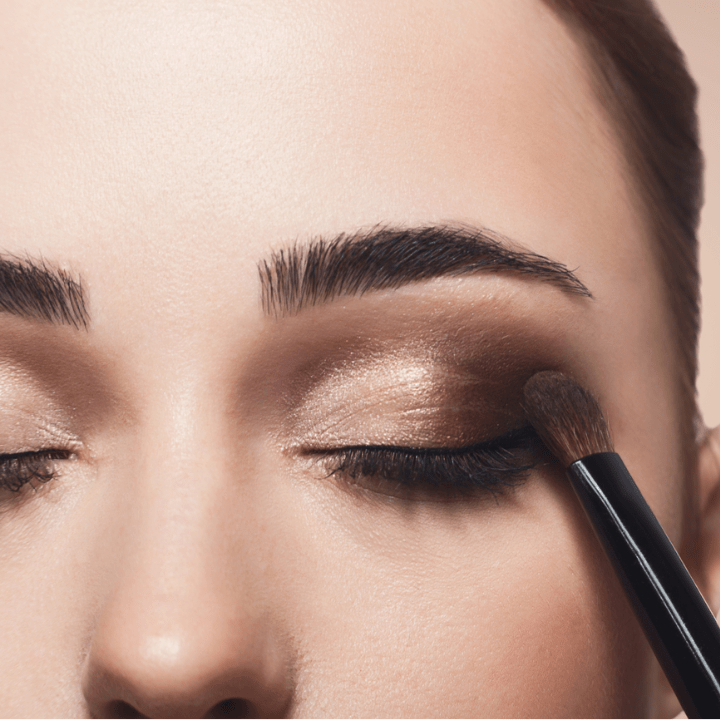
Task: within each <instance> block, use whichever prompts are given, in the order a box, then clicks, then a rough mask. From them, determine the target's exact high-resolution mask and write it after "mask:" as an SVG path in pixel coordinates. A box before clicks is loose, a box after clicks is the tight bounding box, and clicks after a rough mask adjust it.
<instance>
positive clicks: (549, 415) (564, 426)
mask: <svg viewBox="0 0 720 720" xmlns="http://www.w3.org/2000/svg"><path fill="white" fill-rule="evenodd" d="M523 409H524V410H525V413H526V415H527V418H528V420H529V421H530V424H531V425H532V426H533V427H534V428H535V431H536V432H537V434H538V435H539V436H540V439H541V440H542V441H543V442H544V443H545V445H546V446H547V448H548V450H550V452H551V453H552V454H553V455H555V456H556V457H557V458H558V459H559V460H560V461H561V462H562V463H563V465H564V466H565V467H567V466H568V465H571V464H572V463H574V462H575V461H576V460H580V458H584V457H587V456H588V455H594V454H595V453H599V452H613V444H612V439H611V438H610V430H609V429H608V425H607V420H606V419H605V415H604V414H603V411H602V410H601V408H600V405H599V404H598V401H597V400H596V399H595V398H594V397H593V396H592V395H591V394H590V393H589V392H588V391H587V390H585V389H584V388H582V387H581V386H580V385H578V384H577V383H576V382H575V381H574V380H572V379H570V378H569V377H567V376H566V375H563V374H562V373H559V372H550V371H545V372H539V373H536V374H535V375H533V376H532V377H531V378H530V379H529V380H528V381H527V383H525V390H524V399H523Z"/></svg>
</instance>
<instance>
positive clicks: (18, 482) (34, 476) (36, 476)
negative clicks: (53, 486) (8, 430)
mask: <svg viewBox="0 0 720 720" xmlns="http://www.w3.org/2000/svg"><path fill="white" fill-rule="evenodd" d="M71 454H72V453H71V452H70V451H69V450H41V451H33V452H23V453H13V454H7V455H0V488H2V489H5V490H10V491H11V492H19V491H20V490H22V488H23V487H25V486H26V485H28V484H29V485H30V486H32V487H34V483H41V484H44V483H47V482H50V480H52V479H53V478H54V477H55V476H56V474H57V471H56V469H55V467H54V463H55V461H56V460H68V459H69V458H70V455H71Z"/></svg>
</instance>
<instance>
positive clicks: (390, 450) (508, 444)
mask: <svg viewBox="0 0 720 720" xmlns="http://www.w3.org/2000/svg"><path fill="white" fill-rule="evenodd" d="M538 443H539V439H538V437H537V435H536V433H535V431H534V430H533V429H532V428H531V427H530V426H525V427H522V428H517V429H514V430H511V431H509V432H507V433H505V434H503V435H500V436H498V437H497V438H494V439H492V440H489V441H487V442H484V443H477V444H474V445H468V446H466V447H460V448H412V447H400V446H389V445H358V446H351V447H345V448H339V449H336V450H320V451H315V452H313V453H312V454H314V455H317V456H320V457H322V458H324V459H325V460H326V461H327V467H328V469H329V472H328V477H330V476H340V477H344V478H346V479H348V480H349V481H350V482H352V483H353V484H356V485H360V486H363V485H368V484H372V485H373V486H374V487H373V488H372V489H374V490H376V491H378V492H382V493H385V494H390V495H396V496H401V497H410V496H414V495H417V494H427V495H433V496H438V497H440V496H442V497H445V498H452V497H454V496H458V497H467V496H468V495H473V494H476V493H478V492H482V491H489V492H490V493H492V494H493V495H496V494H499V493H502V492H503V491H504V490H506V489H507V488H509V487H514V486H516V485H518V484H520V483H522V482H523V481H524V480H525V479H526V478H527V476H528V475H529V473H530V471H531V470H532V469H533V468H534V467H535V465H537V446H538ZM70 455H71V452H70V451H69V450H58V449H51V450H40V451H31V452H23V453H13V454H6V455H0V488H2V489H5V490H9V491H11V492H15V493H17V492H20V490H22V489H23V488H24V487H25V486H26V485H30V486H31V487H35V484H34V483H40V484H45V483H48V482H50V481H51V480H53V479H54V478H55V476H56V474H57V471H56V469H55V468H54V467H53V462H54V461H56V460H67V459H69V458H70ZM330 461H332V462H330Z"/></svg>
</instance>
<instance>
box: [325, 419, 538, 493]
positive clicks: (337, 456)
mask: <svg viewBox="0 0 720 720" xmlns="http://www.w3.org/2000/svg"><path fill="white" fill-rule="evenodd" d="M539 450H540V447H539V441H538V438H537V435H536V434H535V432H534V431H533V429H532V428H531V427H529V426H523V427H521V428H518V429H516V430H510V431H509V432H506V433H503V434H502V435H500V436H498V437H496V438H493V439H492V440H488V441H486V442H482V443H476V444H474V445H469V446H466V447H446V448H437V447H432V448H418V447H398V446H388V445H380V446H373V445H358V446H355V447H344V448H340V449H338V450H321V451H317V452H316V453H314V454H315V455H317V456H318V458H321V459H322V460H324V461H325V463H324V464H325V466H326V468H327V469H328V476H338V477H340V478H342V479H344V480H348V481H350V482H351V483H352V484H354V485H357V486H359V487H364V488H366V489H370V490H373V491H375V492H379V493H381V494H387V495H391V496H393V497H399V498H403V499H430V500H445V501H448V500H454V499H467V498H469V497H476V496H478V495H479V494H483V493H488V492H489V493H491V494H492V495H496V494H499V493H502V492H503V491H504V490H507V489H508V488H512V487H515V486H516V485H518V484H519V483H521V482H523V481H524V480H525V479H526V478H527V476H528V474H529V472H530V471H531V470H532V469H533V467H535V465H536V463H537V460H538V451H539ZM311 454H313V453H311Z"/></svg>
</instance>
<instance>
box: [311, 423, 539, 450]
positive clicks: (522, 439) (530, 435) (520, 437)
mask: <svg viewBox="0 0 720 720" xmlns="http://www.w3.org/2000/svg"><path fill="white" fill-rule="evenodd" d="M534 441H537V442H539V437H538V435H537V433H536V432H535V430H534V429H533V428H532V426H530V425H529V424H526V425H523V426H521V427H518V428H513V429H512V430H508V431H507V432H505V433H502V434H501V435H498V436H496V437H494V438H491V439H490V440H485V441H482V442H478V443H471V444H469V445H462V446H459V447H453V446H449V447H448V446H443V447H414V446H408V445H381V444H372V445H363V444H355V445H343V446H339V447H333V448H309V449H306V450H305V451H304V452H305V454H307V455H332V454H333V453H341V452H349V451H360V450H363V451H368V452H370V451H375V452H388V453H391V452H404V453H407V454H409V455H418V456H448V455H464V454H468V453H472V452H483V451H489V450H493V449H501V448H504V447H507V446H508V445H510V444H517V445H518V446H520V445H522V444H524V443H528V442H534Z"/></svg>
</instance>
